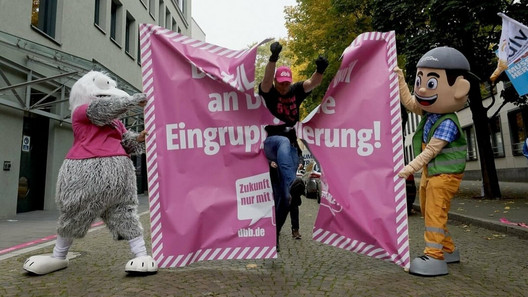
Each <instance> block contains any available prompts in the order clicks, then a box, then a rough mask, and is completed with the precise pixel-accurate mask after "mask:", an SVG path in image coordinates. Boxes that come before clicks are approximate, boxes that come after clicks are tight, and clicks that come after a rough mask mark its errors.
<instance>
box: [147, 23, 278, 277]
mask: <svg viewBox="0 0 528 297" xmlns="http://www.w3.org/2000/svg"><path fill="white" fill-rule="evenodd" d="M140 32H141V59H142V76H143V91H144V92H145V93H146V94H147V98H148V100H149V101H148V104H147V106H146V108H145V129H146V130H147V131H148V132H149V136H148V138H147V141H146V147H147V170H148V182H149V197H150V212H151V229H152V253H153V257H154V259H155V260H156V261H157V263H158V265H159V267H162V268H163V267H180V266H186V265H189V264H191V263H194V262H197V261H203V260H227V259H262V258H276V257H277V252H276V249H275V237H276V231H275V226H274V221H273V220H274V215H273V214H274V211H273V209H274V203H273V194H272V187H271V182H270V178H269V169H268V163H267V160H266V158H265V156H264V153H263V152H262V150H261V148H262V142H263V140H264V138H265V137H266V134H265V130H264V126H265V124H266V123H271V122H272V120H273V117H272V116H271V114H270V113H269V111H268V110H267V109H266V107H265V106H264V105H263V103H262V102H263V101H262V100H261V99H260V98H259V97H255V96H254V76H255V57H256V50H257V47H256V46H255V47H253V48H251V49H246V50H241V51H235V50H230V49H226V48H222V47H219V46H216V45H213V44H209V43H206V42H203V41H199V40H194V39H192V38H189V37H187V36H185V35H182V34H178V33H175V32H172V31H169V30H167V29H164V28H161V27H158V26H154V25H141V26H140Z"/></svg>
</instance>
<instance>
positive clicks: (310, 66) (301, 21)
mask: <svg viewBox="0 0 528 297" xmlns="http://www.w3.org/2000/svg"><path fill="white" fill-rule="evenodd" d="M368 3H369V1H366V0H317V1H316V0H297V6H293V7H288V8H287V9H286V10H285V13H286V28H287V29H288V36H289V39H288V40H287V44H286V47H287V48H288V49H289V50H290V51H291V52H292V53H293V56H292V58H293V60H292V62H293V63H294V65H295V66H296V69H297V70H298V73H299V76H301V77H304V78H307V77H310V76H311V75H312V73H313V72H314V71H315V68H316V67H315V63H314V61H315V59H317V57H318V56H319V55H324V56H325V57H326V58H328V61H329V62H330V65H329V66H328V68H327V70H326V72H325V75H324V77H323V82H322V83H321V86H319V87H317V88H315V89H314V90H313V92H312V95H311V96H310V97H308V98H307V99H306V100H305V101H304V103H303V113H302V114H301V115H302V116H305V115H306V114H307V113H309V112H310V111H311V110H312V109H314V108H315V107H316V106H317V105H319V104H320V103H321V100H322V98H323V96H324V94H325V92H326V89H327V87H328V85H329V84H330V81H331V79H332V78H333V76H334V75H335V73H336V72H337V70H338V68H339V64H340V61H339V58H340V57H341V54H342V53H343V50H344V49H345V48H346V47H347V46H348V45H349V44H350V43H351V42H352V41H353V40H354V39H355V38H356V37H357V35H359V34H361V33H363V32H367V31H370V30H371V28H372V27H371V25H370V17H369V15H368V13H366V11H367V4H368Z"/></svg>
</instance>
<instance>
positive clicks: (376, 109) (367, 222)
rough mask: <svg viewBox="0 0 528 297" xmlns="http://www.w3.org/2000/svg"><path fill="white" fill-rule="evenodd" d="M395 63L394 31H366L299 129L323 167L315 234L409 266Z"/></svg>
mask: <svg viewBox="0 0 528 297" xmlns="http://www.w3.org/2000/svg"><path fill="white" fill-rule="evenodd" d="M396 63H397V61H396V42H395V36H394V32H387V33H380V32H369V33H363V34H361V35H359V36H358V37H357V38H356V39H355V40H354V41H353V42H352V44H351V45H350V46H349V47H348V48H347V49H345V51H344V53H343V55H342V59H341V66H340V68H339V71H338V72H337V74H336V76H335V77H334V78H333V80H332V82H331V83H330V86H329V87H328V90H327V92H326V94H325V97H324V98H323V101H322V104H321V105H320V106H319V107H318V108H317V109H316V110H314V111H313V112H312V113H311V114H310V115H309V116H308V117H307V119H305V120H304V121H303V123H302V124H300V125H299V126H298V127H297V134H298V136H299V137H301V138H303V139H304V140H305V141H306V142H307V143H308V145H309V147H310V150H311V151H312V153H313V154H314V155H315V157H316V158H317V160H318V161H319V163H320V165H321V168H322V176H323V182H324V183H323V193H322V198H321V206H320V208H319V213H318V215H317V219H316V222H315V226H314V234H313V238H314V240H316V241H319V242H321V243H325V244H328V245H332V246H335V247H339V248H343V249H346V250H350V251H353V252H356V253H360V254H365V255H367V256H371V257H374V258H379V259H382V260H388V261H392V262H394V263H396V264H398V265H400V266H402V267H409V241H408V226H407V207H406V205H407V199H406V192H405V180H404V179H402V178H400V177H398V176H397V173H398V172H399V171H400V170H401V169H402V168H403V165H404V157H403V134H402V127H401V114H400V101H399V91H398V80H397V77H396V75H395V73H394V72H393V71H392V69H393V68H394V67H395V66H396Z"/></svg>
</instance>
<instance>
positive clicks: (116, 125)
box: [66, 104, 128, 159]
mask: <svg viewBox="0 0 528 297" xmlns="http://www.w3.org/2000/svg"><path fill="white" fill-rule="evenodd" d="M87 109H88V104H85V105H81V106H79V107H77V108H76V109H75V111H74V112H73V115H72V124H73V146H72V148H71V149H70V151H69V152H68V154H67V155H66V159H90V158H100V157H113V156H128V154H127V153H126V152H125V149H124V148H123V146H122V145H121V139H122V136H123V134H124V133H125V132H126V131H127V130H126V128H125V125H123V123H121V122H120V121H119V120H114V121H112V124H110V125H104V126H102V127H101V126H97V125H94V124H93V123H92V122H91V121H90V119H88V117H87V116H86V110H87Z"/></svg>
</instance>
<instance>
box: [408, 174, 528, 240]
mask: <svg viewBox="0 0 528 297" xmlns="http://www.w3.org/2000/svg"><path fill="white" fill-rule="evenodd" d="M499 184H500V188H501V194H502V198H501V199H499V200H491V199H482V198H481V197H480V196H481V191H482V181H462V184H461V185H460V189H459V191H458V193H457V195H456V196H455V198H453V200H452V201H451V209H450V212H449V219H450V220H454V221H459V222H461V223H464V224H471V225H475V226H479V227H484V228H487V229H490V230H494V231H499V232H503V233H508V234H512V235H515V236H518V237H520V238H524V239H528V183H513V182H499ZM416 185H417V186H418V185H419V179H417V180H416ZM418 199H419V198H418V197H416V201H415V209H419V207H418V205H419V202H418ZM501 220H502V221H501ZM503 221H504V222H503ZM514 224H515V225H514ZM523 224H524V226H526V227H521V226H519V225H523Z"/></svg>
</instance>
